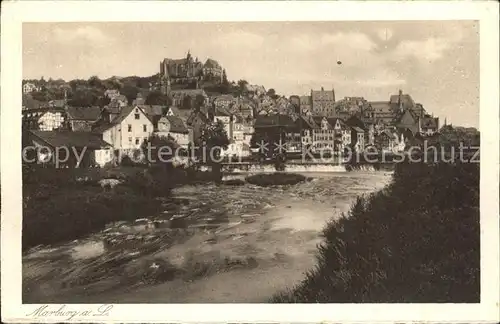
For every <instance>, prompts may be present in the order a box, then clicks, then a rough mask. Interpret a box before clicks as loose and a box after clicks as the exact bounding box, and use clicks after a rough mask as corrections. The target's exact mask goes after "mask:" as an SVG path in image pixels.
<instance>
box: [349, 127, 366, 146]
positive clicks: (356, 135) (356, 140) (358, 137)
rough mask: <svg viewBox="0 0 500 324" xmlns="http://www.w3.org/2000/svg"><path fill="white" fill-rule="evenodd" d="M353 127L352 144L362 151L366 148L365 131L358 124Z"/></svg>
mask: <svg viewBox="0 0 500 324" xmlns="http://www.w3.org/2000/svg"><path fill="white" fill-rule="evenodd" d="M351 129H352V133H351V138H352V145H353V147H354V149H355V150H356V151H357V152H362V151H363V150H364V149H365V131H364V130H363V129H362V128H360V127H357V126H354V127H352V128H351Z"/></svg>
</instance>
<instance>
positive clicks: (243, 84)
mask: <svg viewBox="0 0 500 324" xmlns="http://www.w3.org/2000/svg"><path fill="white" fill-rule="evenodd" d="M247 85H248V81H247V80H238V88H239V89H240V91H241V92H243V91H244V90H245V87H246V86H247Z"/></svg>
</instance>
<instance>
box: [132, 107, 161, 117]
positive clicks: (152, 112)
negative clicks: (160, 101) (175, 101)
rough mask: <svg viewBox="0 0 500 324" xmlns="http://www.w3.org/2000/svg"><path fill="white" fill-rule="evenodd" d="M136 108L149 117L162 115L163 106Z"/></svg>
mask: <svg viewBox="0 0 500 324" xmlns="http://www.w3.org/2000/svg"><path fill="white" fill-rule="evenodd" d="M136 106H137V107H140V108H141V109H142V111H144V113H145V114H146V115H148V116H149V117H151V116H158V115H160V116H161V115H162V113H163V106H160V105H136Z"/></svg>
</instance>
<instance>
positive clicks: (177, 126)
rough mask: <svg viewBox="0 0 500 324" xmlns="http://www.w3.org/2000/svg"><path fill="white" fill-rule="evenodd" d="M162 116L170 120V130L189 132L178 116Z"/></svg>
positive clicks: (182, 132)
mask: <svg viewBox="0 0 500 324" xmlns="http://www.w3.org/2000/svg"><path fill="white" fill-rule="evenodd" d="M162 118H165V119H167V120H168V121H169V122H170V132H172V133H180V134H187V133H189V130H188V129H187V127H186V125H184V122H183V121H182V119H180V118H179V117H176V116H166V117H162Z"/></svg>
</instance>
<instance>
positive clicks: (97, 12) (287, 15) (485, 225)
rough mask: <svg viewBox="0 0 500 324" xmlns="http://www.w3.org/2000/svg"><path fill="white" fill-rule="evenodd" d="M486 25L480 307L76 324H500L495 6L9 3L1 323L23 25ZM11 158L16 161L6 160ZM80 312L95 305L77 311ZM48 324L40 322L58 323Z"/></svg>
mask: <svg viewBox="0 0 500 324" xmlns="http://www.w3.org/2000/svg"><path fill="white" fill-rule="evenodd" d="M458 19H473V20H480V48H481V50H480V56H481V64H480V68H481V75H480V82H481V87H480V94H481V97H480V107H481V108H480V109H481V111H480V130H481V158H482V159H481V186H480V190H481V201H480V207H481V303H480V304H357V305H356V304H326V305H325V304H323V305H319V304H313V305H304V304H297V305H270V304H232V305H224V304H175V305H168V304H156V305H148V304H137V305H125V304H116V305H114V308H113V309H112V311H111V315H110V316H109V317H107V318H98V317H94V318H80V319H78V320H76V319H75V320H73V321H74V322H77V321H79V322H85V323H89V322H120V323H124V322H135V323H145V322H163V323H165V322H217V323H219V322H247V323H252V322H271V321H272V322H293V323H298V322H307V323H312V322H323V321H335V322H360V321H368V322H380V321H384V322H386V321H391V322H392V321H399V322H407V321H415V320H418V321H439V322H475V323H477V322H481V321H484V322H497V321H498V319H499V308H498V307H499V306H498V301H499V291H500V287H499V277H500V274H499V269H498V264H499V246H498V243H499V222H498V215H499V204H498V201H499V187H498V183H499V164H498V161H499V143H500V141H499V136H498V125H499V124H500V122H499V110H498V109H499V93H498V89H499V88H500V86H499V74H498V67H499V63H498V57H499V54H498V39H499V38H498V36H499V30H498V21H499V20H498V4H497V3H496V2H456V1H453V2H432V3H430V2H424V1H422V2H397V3H396V2H379V1H376V2H354V1H352V2H348V3H347V2H309V1H307V2H252V3H250V2H196V3H195V2H142V3H139V2H134V1H124V2H118V1H110V2H83V1H82V2H69V1H68V2H55V1H54V2H49V1H41V2H30V1H23V2H4V3H3V6H2V21H1V23H2V26H1V27H2V29H1V30H2V33H1V40H2V43H1V45H2V46H1V50H2V52H1V63H2V64H1V77H2V83H1V90H2V91H1V94H2V101H1V107H2V108H1V132H2V133H1V135H2V136H1V150H2V154H1V170H2V172H1V180H2V192H1V193H2V207H3V208H2V223H1V234H2V235H1V240H2V254H1V256H2V264H1V265H2V269H1V270H2V271H1V275H2V290H1V294H2V295H1V296H2V306H3V307H2V321H3V322H13V321H16V322H27V323H32V322H35V320H34V319H33V318H27V317H26V314H28V313H29V312H32V311H33V310H34V309H35V308H36V307H35V306H34V305H22V304H21V282H22V277H21V271H20V269H21V240H20V232H21V215H22V213H21V163H20V154H17V153H14V152H20V151H21V149H20V147H21V145H20V144H21V141H20V134H21V132H20V130H21V122H20V120H21V119H20V118H19V117H20V111H19V110H20V108H19V107H20V106H21V87H20V85H21V80H22V74H21V68H22V51H21V48H22V47H21V46H22V44H21V43H22V35H21V23H22V22H23V21H24V22H35V21H39V22H42V21H46V22H48V21H285V20H295V21H299V20H300V21H328V20H458ZM9 153H10V154H9ZM71 308H72V309H75V310H78V309H80V310H84V309H89V308H95V305H83V304H80V305H71ZM62 321H64V320H63V319H61V318H46V319H45V320H44V322H47V323H49V322H52V323H56V322H62Z"/></svg>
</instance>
